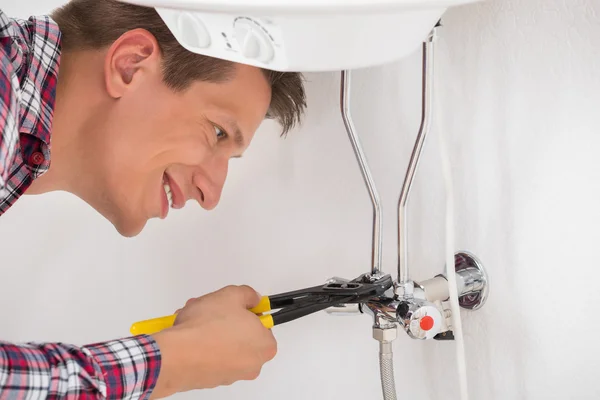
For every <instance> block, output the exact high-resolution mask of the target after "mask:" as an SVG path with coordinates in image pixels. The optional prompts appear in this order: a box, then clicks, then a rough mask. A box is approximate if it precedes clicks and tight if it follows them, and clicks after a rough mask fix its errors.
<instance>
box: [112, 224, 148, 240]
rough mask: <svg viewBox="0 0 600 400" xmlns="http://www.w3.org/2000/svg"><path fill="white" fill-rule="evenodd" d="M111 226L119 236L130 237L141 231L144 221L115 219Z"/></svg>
mask: <svg viewBox="0 0 600 400" xmlns="http://www.w3.org/2000/svg"><path fill="white" fill-rule="evenodd" d="M113 226H114V227H115V229H116V230H117V232H119V234H120V235H121V236H123V237H126V238H132V237H135V236H137V235H139V234H140V233H141V232H142V230H143V229H144V227H145V226H146V221H145V220H144V221H116V222H113Z"/></svg>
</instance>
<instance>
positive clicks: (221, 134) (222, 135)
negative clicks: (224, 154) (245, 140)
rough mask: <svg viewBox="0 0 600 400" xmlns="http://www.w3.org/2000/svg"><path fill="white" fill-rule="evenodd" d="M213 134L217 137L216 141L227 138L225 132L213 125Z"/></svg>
mask: <svg viewBox="0 0 600 400" xmlns="http://www.w3.org/2000/svg"><path fill="white" fill-rule="evenodd" d="M215 134H216V135H217V139H218V140H222V139H225V138H226V137H227V132H225V131H224V130H223V129H221V128H220V127H218V126H216V125H215Z"/></svg>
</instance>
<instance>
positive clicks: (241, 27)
mask: <svg viewBox="0 0 600 400" xmlns="http://www.w3.org/2000/svg"><path fill="white" fill-rule="evenodd" d="M235 39H236V40H237V42H238V45H239V46H240V50H241V52H242V55H243V56H244V57H247V58H250V59H253V60H257V61H260V62H263V63H268V62H270V61H271V60H272V59H273V56H274V55H275V50H274V48H273V43H272V41H271V38H270V37H269V35H268V33H267V32H265V31H264V30H263V28H262V27H261V26H260V25H259V24H258V23H256V22H255V21H252V20H250V19H239V20H237V21H236V22H235Z"/></svg>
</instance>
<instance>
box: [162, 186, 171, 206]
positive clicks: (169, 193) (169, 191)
mask: <svg viewBox="0 0 600 400" xmlns="http://www.w3.org/2000/svg"><path fill="white" fill-rule="evenodd" d="M163 188H164V189H165V193H166V194H167V199H168V200H169V208H172V207H173V193H171V186H169V183H168V182H163Z"/></svg>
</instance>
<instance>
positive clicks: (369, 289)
mask: <svg viewBox="0 0 600 400" xmlns="http://www.w3.org/2000/svg"><path fill="white" fill-rule="evenodd" d="M392 286H393V280H392V278H391V276H390V275H385V276H383V277H380V278H376V279H374V280H373V278H372V277H369V276H368V275H366V274H364V275H361V276H359V277H358V278H356V279H353V280H351V281H345V280H340V279H331V280H329V281H328V282H327V283H325V284H324V285H319V286H313V287H309V288H305V289H300V290H295V291H291V292H285V293H280V294H276V295H271V296H265V297H263V298H262V299H261V301H260V303H259V305H258V306H257V307H254V308H253V309H252V310H251V311H252V312H254V313H255V314H258V315H260V318H261V321H262V323H263V325H264V326H266V327H267V328H271V327H273V326H275V325H280V324H283V323H286V322H290V321H293V320H295V319H298V318H301V317H304V316H307V315H310V314H313V313H316V312H318V311H322V310H325V309H327V308H329V307H336V306H340V305H342V304H357V303H358V304H360V303H364V302H367V301H369V300H370V299H373V298H377V297H379V296H382V295H383V294H384V293H385V292H386V291H387V290H388V289H390V288H391V287H392ZM274 310H277V311H274ZM267 313H268V314H267ZM261 314H262V315H261Z"/></svg>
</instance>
